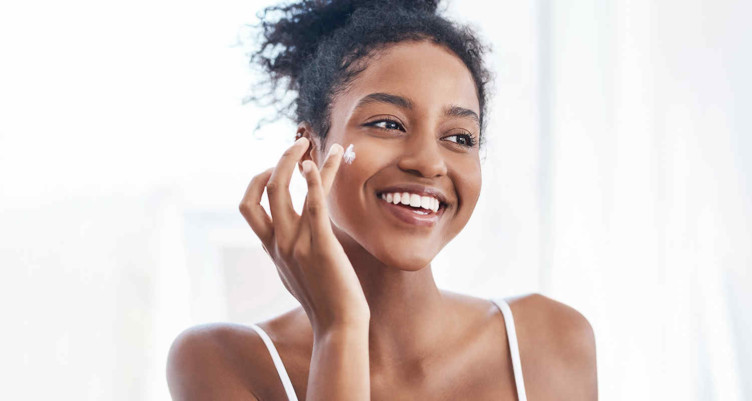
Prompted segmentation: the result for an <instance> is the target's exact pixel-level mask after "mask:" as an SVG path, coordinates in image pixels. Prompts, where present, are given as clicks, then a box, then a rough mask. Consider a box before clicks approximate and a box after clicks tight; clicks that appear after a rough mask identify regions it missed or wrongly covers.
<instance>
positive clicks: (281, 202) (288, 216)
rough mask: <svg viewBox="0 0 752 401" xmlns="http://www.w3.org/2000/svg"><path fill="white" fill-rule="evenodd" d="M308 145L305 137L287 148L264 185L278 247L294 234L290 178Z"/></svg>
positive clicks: (294, 218) (295, 215)
mask: <svg viewBox="0 0 752 401" xmlns="http://www.w3.org/2000/svg"><path fill="white" fill-rule="evenodd" d="M309 144H310V142H309V141H308V139H307V138H305V137H302V138H300V139H298V140H297V141H295V144H293V145H292V146H291V147H290V148H288V149H287V150H286V151H285V153H284V154H283V155H282V157H281V158H280V159H279V162H278V163H277V166H276V167H275V168H274V171H273V172H272V176H271V178H269V182H268V183H267V184H266V194H267V196H268V197H269V208H270V209H271V213H272V219H273V220H272V221H273V224H274V234H275V238H276V239H277V242H278V245H279V244H282V245H283V246H285V245H286V244H287V243H288V242H289V239H290V236H291V235H294V234H295V233H294V227H293V224H294V223H295V220H296V218H297V217H298V214H297V213H295V209H293V206H292V199H291V198H290V189H289V187H290V178H291V177H292V172H293V170H294V169H295V165H296V164H297V162H298V160H300V158H301V157H302V156H303V154H304V153H305V152H306V151H307V150H308V146H309Z"/></svg>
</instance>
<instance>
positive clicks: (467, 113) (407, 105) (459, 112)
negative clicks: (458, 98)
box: [355, 92, 480, 125]
mask: <svg viewBox="0 0 752 401" xmlns="http://www.w3.org/2000/svg"><path fill="white" fill-rule="evenodd" d="M370 103H388V104H393V105H395V106H397V107H400V108H403V109H408V110H412V109H413V102H412V100H410V99H409V98H406V97H402V96H399V95H392V94H389V93H383V92H374V93H371V94H368V95H366V96H363V97H362V98H361V99H360V100H359V101H358V104H357V105H356V106H355V108H356V109H358V108H360V107H363V106H365V105H367V104H370ZM444 115H445V116H447V117H460V118H463V117H470V118H471V119H473V120H474V121H475V122H476V123H477V124H478V125H480V118H479V117H478V114H477V113H476V112H474V111H472V110H470V109H466V108H464V107H460V106H457V105H451V106H447V107H445V108H444Z"/></svg>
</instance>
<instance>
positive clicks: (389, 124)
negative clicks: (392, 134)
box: [366, 120, 405, 131]
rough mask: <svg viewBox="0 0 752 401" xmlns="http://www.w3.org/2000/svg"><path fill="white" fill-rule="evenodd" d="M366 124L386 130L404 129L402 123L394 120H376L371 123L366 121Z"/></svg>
mask: <svg viewBox="0 0 752 401" xmlns="http://www.w3.org/2000/svg"><path fill="white" fill-rule="evenodd" d="M366 125H367V126H369V127H376V128H381V129H386V130H393V129H396V130H400V131H404V130H405V128H403V127H402V124H400V123H398V122H397V121H394V120H378V121H374V122H372V123H368V124H366Z"/></svg>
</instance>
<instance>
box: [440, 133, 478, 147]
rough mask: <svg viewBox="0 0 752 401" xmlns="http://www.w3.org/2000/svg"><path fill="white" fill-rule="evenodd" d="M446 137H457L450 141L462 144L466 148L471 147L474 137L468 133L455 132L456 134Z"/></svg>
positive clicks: (473, 144)
mask: <svg viewBox="0 0 752 401" xmlns="http://www.w3.org/2000/svg"><path fill="white" fill-rule="evenodd" d="M447 138H457V140H454V141H452V142H454V143H456V144H458V145H462V146H465V147H468V148H471V147H473V146H475V142H476V141H475V138H474V137H473V136H472V135H468V134H456V135H450V136H448V137H447Z"/></svg>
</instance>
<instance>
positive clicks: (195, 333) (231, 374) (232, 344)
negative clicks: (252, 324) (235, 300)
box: [167, 323, 263, 401]
mask: <svg viewBox="0 0 752 401" xmlns="http://www.w3.org/2000/svg"><path fill="white" fill-rule="evenodd" d="M261 342H262V340H261V338H260V337H259V336H258V334H256V333H255V331H254V330H252V329H250V328H247V327H244V326H241V325H236V324H230V323H211V324H203V325H198V326H194V327H191V328H188V329H186V330H184V331H183V332H182V333H180V334H179V335H178V336H177V338H175V340H174V341H173V343H172V346H171V347H170V352H169V355H168V357H167V384H168V386H169V388H170V394H171V395H172V399H173V400H183V401H190V400H205V399H226V400H235V399H237V400H240V399H244V400H258V398H257V397H256V396H255V395H254V393H253V390H252V388H251V387H252V386H251V382H252V380H253V377H254V376H255V375H256V374H258V372H259V369H258V366H257V365H258V364H257V363H253V361H254V360H256V359H262V354H261V352H260V347H259V345H261V346H263V344H262V343H261ZM242 365H246V366H245V368H247V369H249V370H243V369H242V367H243V366H242Z"/></svg>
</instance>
